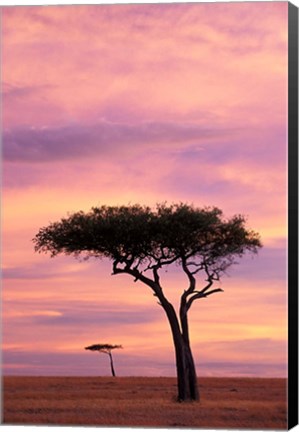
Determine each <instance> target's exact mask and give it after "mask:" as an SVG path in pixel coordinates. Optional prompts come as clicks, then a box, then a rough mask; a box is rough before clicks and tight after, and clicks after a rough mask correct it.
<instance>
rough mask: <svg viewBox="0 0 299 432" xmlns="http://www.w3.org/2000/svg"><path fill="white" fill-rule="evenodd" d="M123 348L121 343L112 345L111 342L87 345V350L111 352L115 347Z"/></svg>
mask: <svg viewBox="0 0 299 432" xmlns="http://www.w3.org/2000/svg"><path fill="white" fill-rule="evenodd" d="M117 348H122V346H121V345H111V344H94V345H89V346H87V347H85V349H86V350H90V351H103V352H110V351H111V350H113V349H117Z"/></svg>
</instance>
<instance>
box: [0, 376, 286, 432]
mask: <svg viewBox="0 0 299 432" xmlns="http://www.w3.org/2000/svg"><path fill="white" fill-rule="evenodd" d="M199 382H200V390H201V401H200V403H197V402H193V403H178V402H176V400H175V398H176V379H175V378H148V377H147V378H136V377H116V378H112V377H111V378H110V377H4V379H3V422H4V423H5V424H33V425H42V424H49V425H81V426H82V425H90V426H106V425H107V426H140V427H141V426H152V427H156V426H160V427H168V428H169V427H179V428H181V427H188V428H194V427H196V428H223V429H228V428H238V429H276V430H277V429H286V428H287V406H286V380H285V379H263V378H201V379H199Z"/></svg>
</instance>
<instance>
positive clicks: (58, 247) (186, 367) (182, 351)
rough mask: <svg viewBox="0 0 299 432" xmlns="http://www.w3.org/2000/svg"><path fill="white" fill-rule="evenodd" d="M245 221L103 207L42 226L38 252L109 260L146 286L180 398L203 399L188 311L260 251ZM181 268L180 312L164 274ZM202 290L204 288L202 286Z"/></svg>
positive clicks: (197, 212) (168, 208)
mask: <svg viewBox="0 0 299 432" xmlns="http://www.w3.org/2000/svg"><path fill="white" fill-rule="evenodd" d="M245 225H246V221H245V218H244V217H243V216H242V215H235V216H233V217H231V218H230V219H224V217H223V214H222V211H221V210H220V209H218V208H216V207H212V208H210V207H207V208H194V207H193V206H191V205H188V204H183V203H180V204H173V205H167V204H157V206H156V208H155V209H151V208H150V207H147V206H140V205H130V206H101V207H94V208H92V209H91V211H89V212H88V213H84V212H82V211H79V212H77V213H74V214H71V215H70V216H68V217H67V218H63V219H61V220H60V221H59V222H54V223H51V224H50V225H49V226H47V227H44V228H41V229H40V230H39V232H38V234H37V235H36V237H35V238H34V242H35V250H36V251H38V252H50V253H51V256H52V257H53V256H56V255H57V254H59V253H64V254H66V255H71V254H72V255H74V256H81V255H82V254H83V256H84V257H86V258H89V257H95V258H101V257H106V258H108V259H110V260H111V261H112V269H113V271H112V274H113V275H117V274H128V275H130V276H132V277H133V278H134V280H135V281H139V282H142V283H144V284H145V285H147V286H148V287H149V288H150V289H151V290H152V292H153V295H154V296H155V297H156V298H157V299H158V303H159V305H160V306H162V308H163V309H164V311H165V313H166V316H167V318H168V321H169V324H170V328H171V333H172V338H173V342H174V348H175V356H176V368H177V381H178V400H180V401H187V400H199V390H198V385H197V378H196V371H195V365H194V360H193V356H192V352H191V346H190V339H189V326H188V312H189V310H190V308H191V306H192V305H193V304H194V302H195V301H196V300H199V299H205V298H207V297H209V296H210V295H212V294H215V293H217V292H221V291H222V289H221V288H219V287H217V286H216V287H215V286H214V285H215V284H216V283H217V282H218V281H219V280H220V278H221V276H222V275H223V274H224V273H225V272H226V270H227V269H228V268H229V267H230V266H231V265H232V264H234V263H235V262H236V258H238V257H242V256H243V255H244V254H245V253H246V252H247V251H249V252H252V253H256V252H257V251H258V249H259V248H260V247H261V242H260V239H259V235H258V234H257V233H256V232H254V231H252V230H249V229H247V228H246V226H245ZM171 264H175V265H177V267H179V268H180V269H181V270H182V272H183V273H184V274H185V275H186V280H187V284H186V286H185V287H182V293H181V296H180V306H179V313H178V314H177V313H176V311H175V308H174V306H173V305H172V304H171V303H170V302H169V300H168V299H167V297H166V295H165V292H164V291H163V287H162V282H161V279H160V276H161V274H160V273H161V270H162V269H163V268H165V267H167V266H169V265H171ZM198 284H200V285H201V286H200V288H199V287H198V286H197V285H198Z"/></svg>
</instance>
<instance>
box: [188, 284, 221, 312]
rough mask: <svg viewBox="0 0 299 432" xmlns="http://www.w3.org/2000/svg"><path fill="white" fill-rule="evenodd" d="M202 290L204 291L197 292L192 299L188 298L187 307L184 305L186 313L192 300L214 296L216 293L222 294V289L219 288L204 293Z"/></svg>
mask: <svg viewBox="0 0 299 432" xmlns="http://www.w3.org/2000/svg"><path fill="white" fill-rule="evenodd" d="M204 290H205V288H204V289H203V290H201V291H197V292H196V294H195V295H194V296H193V297H190V299H189V300H188V302H187V305H186V308H187V311H188V310H189V309H190V307H191V305H192V303H193V302H194V300H197V299H200V298H205V297H208V296H209V295H211V294H214V293H216V292H223V289H221V288H215V289H213V290H211V291H209V292H205V291H204Z"/></svg>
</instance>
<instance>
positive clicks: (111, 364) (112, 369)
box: [108, 353, 115, 377]
mask: <svg viewBox="0 0 299 432" xmlns="http://www.w3.org/2000/svg"><path fill="white" fill-rule="evenodd" d="M108 354H109V357H110V366H111V373H112V376H114V377H115V370H114V367H113V360H112V354H111V353H108Z"/></svg>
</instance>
